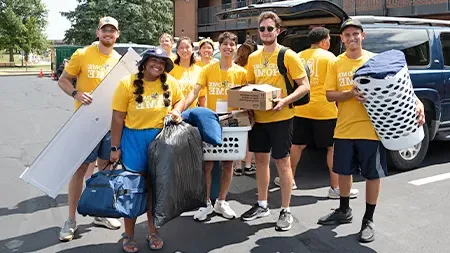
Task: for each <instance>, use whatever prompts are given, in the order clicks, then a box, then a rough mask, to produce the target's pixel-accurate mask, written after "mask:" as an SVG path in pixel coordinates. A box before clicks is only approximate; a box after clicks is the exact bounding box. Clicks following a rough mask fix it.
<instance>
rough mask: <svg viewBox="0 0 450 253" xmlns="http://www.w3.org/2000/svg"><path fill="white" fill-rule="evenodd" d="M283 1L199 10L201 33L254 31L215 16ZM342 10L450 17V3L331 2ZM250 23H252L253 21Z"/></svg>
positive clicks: (442, 0)
mask: <svg viewBox="0 0 450 253" xmlns="http://www.w3.org/2000/svg"><path fill="white" fill-rule="evenodd" d="M279 1H282V0H278V1H276V0H243V1H236V2H234V3H232V4H224V5H216V6H211V7H205V8H200V9H198V27H199V28H198V29H199V32H213V31H224V30H239V29H248V28H255V27H256V24H253V23H249V22H247V21H243V20H231V21H226V22H219V21H218V20H217V18H216V16H215V14H216V13H218V12H222V11H226V10H231V9H236V8H241V7H246V6H248V5H250V4H256V3H270V2H279ZM330 1H331V2H333V3H335V4H336V5H337V6H339V7H341V8H342V9H343V10H344V11H345V12H346V13H347V14H348V15H349V16H355V15H381V16H417V15H436V14H445V13H450V0H330ZM250 22H251V21H250Z"/></svg>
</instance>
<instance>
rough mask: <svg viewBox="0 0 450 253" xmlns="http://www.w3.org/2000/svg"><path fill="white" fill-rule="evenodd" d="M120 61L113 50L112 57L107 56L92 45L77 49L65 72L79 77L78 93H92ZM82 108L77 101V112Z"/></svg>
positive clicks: (117, 54) (118, 55)
mask: <svg viewBox="0 0 450 253" xmlns="http://www.w3.org/2000/svg"><path fill="white" fill-rule="evenodd" d="M119 59H120V54H119V53H117V52H116V51H114V50H113V52H112V53H111V54H110V55H105V54H102V53H101V52H100V51H99V50H98V46H97V45H91V46H87V47H85V48H80V49H77V50H76V51H75V53H73V55H72V57H71V58H70V61H69V63H68V64H67V65H66V67H65V68H64V70H65V71H66V72H67V73H68V74H69V75H71V76H76V77H77V84H76V88H77V90H78V91H81V92H92V91H93V90H95V88H97V86H98V85H99V84H100V83H101V81H102V80H103V78H104V77H105V76H106V75H107V74H108V73H109V71H110V70H111V69H112V68H113V67H114V66H115V65H116V64H117V62H118V61H119ZM94 103H95V102H94ZM80 106H81V103H80V102H78V101H77V100H75V110H77V109H78V108H79V107H80Z"/></svg>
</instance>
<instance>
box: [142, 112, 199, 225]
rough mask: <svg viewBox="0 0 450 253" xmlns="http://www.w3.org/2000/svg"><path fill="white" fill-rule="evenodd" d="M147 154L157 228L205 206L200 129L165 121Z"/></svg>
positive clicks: (183, 123)
mask: <svg viewBox="0 0 450 253" xmlns="http://www.w3.org/2000/svg"><path fill="white" fill-rule="evenodd" d="M148 153H149V168H150V173H149V177H150V183H151V190H152V194H151V197H152V204H153V205H152V207H153V208H152V212H153V216H154V220H155V226H156V227H160V226H162V225H164V224H165V223H167V222H168V221H170V220H172V219H174V218H176V217H178V216H179V215H180V214H181V213H183V212H186V211H191V210H193V209H196V208H198V207H201V206H203V205H204V203H205V199H206V182H205V176H204V173H203V167H202V166H203V143H202V140H201V136H200V132H199V131H198V129H197V128H195V127H193V126H191V125H189V124H187V123H185V122H182V123H180V124H178V125H177V124H174V123H171V122H169V121H168V120H167V119H166V123H165V127H164V128H163V130H162V131H161V132H160V133H159V135H158V136H157V137H156V138H155V140H154V141H153V142H152V144H151V145H150V146H149V149H148Z"/></svg>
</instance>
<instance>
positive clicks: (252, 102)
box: [227, 84, 281, 111]
mask: <svg viewBox="0 0 450 253" xmlns="http://www.w3.org/2000/svg"><path fill="white" fill-rule="evenodd" d="M227 94H228V106H229V107H234V108H241V109H250V110H262V111H267V110H270V109H272V108H273V107H274V106H275V105H274V103H273V102H272V100H273V99H275V98H279V97H281V89H280V88H276V87H273V86H272V85H269V84H247V85H243V86H238V87H234V88H231V89H229V90H228V91H227Z"/></svg>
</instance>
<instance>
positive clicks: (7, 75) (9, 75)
mask: <svg viewBox="0 0 450 253" xmlns="http://www.w3.org/2000/svg"><path fill="white" fill-rule="evenodd" d="M11 76H36V77H39V72H37V73H17V74H16V73H7V74H0V77H11ZM43 77H51V73H44V76H43Z"/></svg>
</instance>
